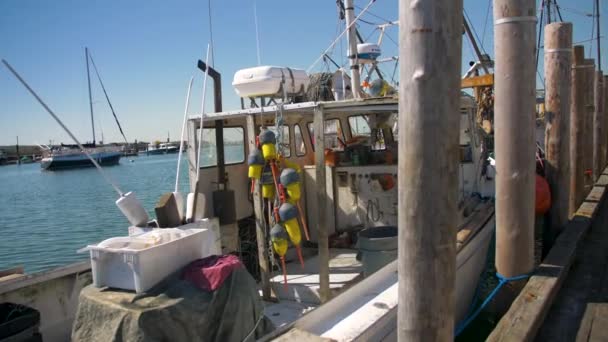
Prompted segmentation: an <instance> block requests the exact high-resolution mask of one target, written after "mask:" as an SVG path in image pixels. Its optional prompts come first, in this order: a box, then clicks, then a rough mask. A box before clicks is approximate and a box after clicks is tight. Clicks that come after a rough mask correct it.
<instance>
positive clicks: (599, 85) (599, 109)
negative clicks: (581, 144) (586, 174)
mask: <svg viewBox="0 0 608 342" xmlns="http://www.w3.org/2000/svg"><path fill="white" fill-rule="evenodd" d="M593 97H594V111H593V181H594V182H595V181H596V180H597V179H598V178H599V176H600V175H601V174H602V171H603V170H604V167H605V166H606V161H605V156H606V153H605V148H606V139H605V135H606V130H605V126H604V76H603V75H602V72H601V71H596V72H595V77H594V83H593Z"/></svg>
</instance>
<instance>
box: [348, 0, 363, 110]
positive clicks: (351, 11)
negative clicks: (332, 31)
mask: <svg viewBox="0 0 608 342" xmlns="http://www.w3.org/2000/svg"><path fill="white" fill-rule="evenodd" d="M344 6H345V7H346V8H345V9H344V13H345V17H346V27H350V28H349V29H348V33H347V36H346V37H347V38H346V40H347V41H348V60H349V62H350V73H351V88H352V92H353V96H354V97H355V98H359V93H360V90H361V74H360V71H359V63H358V61H357V28H356V27H355V25H351V24H352V23H353V21H354V20H355V6H354V3H353V0H345V1H344Z"/></svg>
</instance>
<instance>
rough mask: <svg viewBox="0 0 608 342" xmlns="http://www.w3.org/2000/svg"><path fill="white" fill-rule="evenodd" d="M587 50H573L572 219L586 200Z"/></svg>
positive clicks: (571, 129) (580, 48)
mask: <svg viewBox="0 0 608 342" xmlns="http://www.w3.org/2000/svg"><path fill="white" fill-rule="evenodd" d="M584 63H585V49H584V47H583V46H582V45H577V46H575V47H574V49H573V50H572V94H571V97H570V99H571V103H570V199H569V201H568V203H569V205H568V216H569V217H572V216H573V215H574V213H575V212H576V210H577V209H578V207H579V205H580V204H581V203H582V201H583V199H584V188H585V186H584V184H585V167H584V163H583V155H584V153H583V145H584V143H583V140H584V139H583V134H584V132H585V131H584V128H585V115H586V108H585V85H586V80H585V76H586V74H585V72H584V70H585V68H586V67H585V64H584Z"/></svg>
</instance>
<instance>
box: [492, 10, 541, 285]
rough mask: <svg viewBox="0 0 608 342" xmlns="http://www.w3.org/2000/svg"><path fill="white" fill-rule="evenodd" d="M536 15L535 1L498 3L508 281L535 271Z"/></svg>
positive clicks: (498, 115) (499, 150)
mask: <svg viewBox="0 0 608 342" xmlns="http://www.w3.org/2000/svg"><path fill="white" fill-rule="evenodd" d="M535 12H536V9H535V1H534V0H494V50H495V51H496V61H495V63H496V66H495V74H494V78H495V88H494V89H495V91H494V92H495V102H494V120H495V127H496V133H495V138H494V139H495V151H496V270H497V272H499V273H500V274H502V275H503V276H505V277H514V276H518V275H523V274H527V273H529V272H531V271H532V269H533V268H534V198H535V197H534V196H535V195H534V187H535V177H536V174H535V152H536V151H535V150H536V146H535V138H534V135H535V134H534V133H535V132H534V131H535V117H534V115H535V114H534V113H535V102H536V95H535V90H536V75H535V74H536V70H535V66H534V62H535V56H534V52H535V46H534V38H535V36H536V16H535ZM514 285H515V286H514V288H515V289H517V288H518V287H519V286H518V285H517V284H514Z"/></svg>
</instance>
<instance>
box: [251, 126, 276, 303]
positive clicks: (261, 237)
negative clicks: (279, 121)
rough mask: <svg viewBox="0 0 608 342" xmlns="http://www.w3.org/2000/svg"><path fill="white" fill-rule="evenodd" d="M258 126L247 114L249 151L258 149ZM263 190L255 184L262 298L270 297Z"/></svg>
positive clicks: (267, 298) (255, 209) (254, 201)
mask: <svg viewBox="0 0 608 342" xmlns="http://www.w3.org/2000/svg"><path fill="white" fill-rule="evenodd" d="M257 133H258V131H257V128H256V125H255V117H254V116H253V115H247V140H248V142H249V151H250V152H251V151H254V150H255V149H257V146H256V141H255V139H256V136H257ZM262 203H263V202H262V192H261V189H260V186H259V185H258V186H255V188H254V190H253V211H254V214H255V232H256V240H257V245H258V264H259V265H260V279H261V284H262V298H263V299H264V300H269V299H270V271H271V270H270V265H269V263H268V261H269V260H268V247H267V244H266V231H270V229H265V226H266V222H265V220H264V208H263V207H262Z"/></svg>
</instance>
